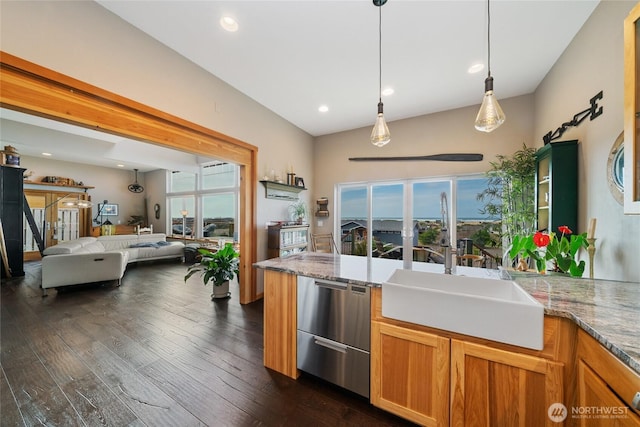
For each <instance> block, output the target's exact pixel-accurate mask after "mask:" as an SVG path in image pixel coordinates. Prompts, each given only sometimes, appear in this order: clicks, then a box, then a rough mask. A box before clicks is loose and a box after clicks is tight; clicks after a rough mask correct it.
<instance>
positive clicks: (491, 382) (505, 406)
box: [451, 339, 563, 427]
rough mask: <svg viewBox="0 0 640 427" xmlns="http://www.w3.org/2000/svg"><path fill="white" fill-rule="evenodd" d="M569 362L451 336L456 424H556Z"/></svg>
mask: <svg viewBox="0 0 640 427" xmlns="http://www.w3.org/2000/svg"><path fill="white" fill-rule="evenodd" d="M562 368H563V365H562V364H561V363H557V362H553V361H550V360H547V359H543V358H540V357H535V356H529V355H525V354H518V353H513V352H508V351H504V350H500V349H496V348H492V347H487V346H484V345H480V344H475V343H470V342H466V341H460V340H456V339H452V340H451V425H452V426H460V427H463V426H472V425H489V426H531V427H537V426H544V425H548V426H552V425H559V424H556V423H555V422H553V421H552V420H551V419H550V418H549V417H548V415H547V410H548V408H549V407H550V406H551V405H552V404H553V403H558V402H563V386H562V385H563V379H562V375H563V371H562Z"/></svg>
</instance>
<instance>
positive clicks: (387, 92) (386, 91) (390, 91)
mask: <svg viewBox="0 0 640 427" xmlns="http://www.w3.org/2000/svg"><path fill="white" fill-rule="evenodd" d="M393 92H395V91H394V90H393V88H390V87H387V88H384V89H383V90H382V96H389V95H393Z"/></svg>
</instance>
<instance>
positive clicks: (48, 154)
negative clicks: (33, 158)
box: [42, 153, 51, 156]
mask: <svg viewBox="0 0 640 427" xmlns="http://www.w3.org/2000/svg"><path fill="white" fill-rule="evenodd" d="M42 155H43V156H50V155H51V153H42Z"/></svg>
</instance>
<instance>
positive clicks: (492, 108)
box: [475, 0, 506, 132]
mask: <svg viewBox="0 0 640 427" xmlns="http://www.w3.org/2000/svg"><path fill="white" fill-rule="evenodd" d="M489 1H490V0H487V69H488V75H487V78H486V79H485V81H484V98H482V105H481V106H480V111H478V116H477V117H476V122H475V126H476V129H478V130H479V131H482V132H491V131H494V130H496V129H497V128H498V127H500V125H501V124H502V123H504V120H505V118H506V117H505V115H504V112H503V111H502V108H500V104H498V100H497V99H496V97H495V95H494V93H493V77H491V8H490V7H489Z"/></svg>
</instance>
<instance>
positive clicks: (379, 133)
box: [371, 0, 391, 147]
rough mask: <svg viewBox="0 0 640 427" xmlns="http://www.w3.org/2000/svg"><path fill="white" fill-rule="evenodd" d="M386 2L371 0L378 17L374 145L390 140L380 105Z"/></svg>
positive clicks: (384, 143)
mask: <svg viewBox="0 0 640 427" xmlns="http://www.w3.org/2000/svg"><path fill="white" fill-rule="evenodd" d="M386 2H387V0H373V4H374V5H375V6H377V7H378V8H379V9H378V12H379V19H378V58H379V62H378V65H379V69H378V72H379V73H378V76H379V80H378V83H379V86H378V94H379V98H378V117H377V118H376V124H375V125H374V126H373V130H372V131H371V143H372V144H373V145H375V146H376V147H382V146H384V145H387V144H388V143H389V141H391V134H390V133H389V128H388V127H387V123H386V122H385V120H384V113H383V112H382V110H383V105H382V6H383V5H384V4H385V3H386Z"/></svg>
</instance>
